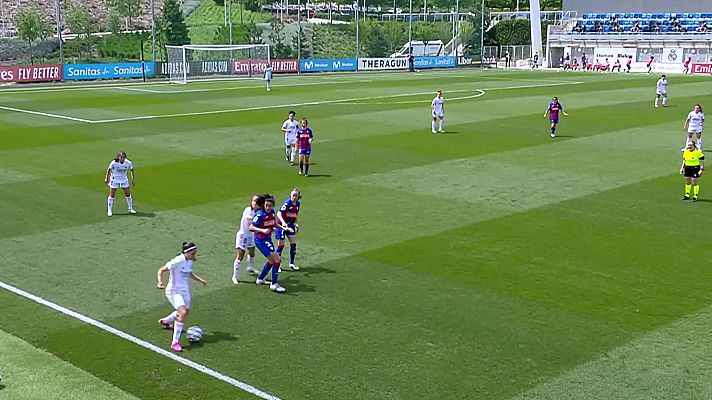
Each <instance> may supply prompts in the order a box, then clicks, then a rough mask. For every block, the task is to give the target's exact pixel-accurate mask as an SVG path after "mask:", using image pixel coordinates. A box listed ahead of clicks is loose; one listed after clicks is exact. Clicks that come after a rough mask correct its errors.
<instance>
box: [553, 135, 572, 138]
mask: <svg viewBox="0 0 712 400" xmlns="http://www.w3.org/2000/svg"><path fill="white" fill-rule="evenodd" d="M556 137H557V138H572V137H573V136H571V135H556Z"/></svg>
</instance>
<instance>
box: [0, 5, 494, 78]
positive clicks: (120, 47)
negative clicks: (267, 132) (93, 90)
mask: <svg viewBox="0 0 712 400" xmlns="http://www.w3.org/2000/svg"><path fill="white" fill-rule="evenodd" d="M86 1H88V2H90V3H91V2H97V1H98V2H99V3H101V0H86ZM140 1H141V13H142V14H141V15H140V16H139V17H136V18H133V20H130V19H128V18H121V19H120V20H119V21H116V20H112V19H111V18H112V16H113V17H116V13H113V12H109V11H107V9H106V7H104V8H103V9H102V12H101V13H99V12H96V13H95V12H94V11H93V10H94V8H92V7H88V6H87V7H85V8H84V9H82V7H81V5H83V4H84V2H81V1H79V0H62V1H51V0H46V1H41V2H37V4H38V5H37V8H33V9H32V10H37V11H38V12H40V13H41V15H40V18H39V19H40V20H41V21H43V24H44V26H43V29H41V31H46V32H49V34H48V35H45V36H46V37H47V36H48V37H49V38H48V39H41V38H36V39H34V40H32V41H31V42H30V45H28V41H27V40H20V39H18V38H4V39H0V65H26V64H34V63H44V64H54V63H59V64H65V63H78V64H87V63H95V62H119V63H120V62H137V61H155V62H164V61H167V60H166V58H167V55H166V51H165V46H166V45H167V44H201V45H202V44H244V43H252V44H260V43H263V44H269V45H270V49H271V53H272V57H273V58H275V59H350V58H364V57H372V58H379V57H389V56H391V55H393V54H394V53H396V52H398V51H399V50H402V49H403V47H404V46H406V45H408V44H409V43H414V42H416V41H422V42H432V41H441V42H442V43H443V45H444V47H443V49H442V52H440V53H438V54H423V55H437V56H456V57H457V56H460V57H465V58H467V59H471V60H472V61H473V62H479V61H480V59H481V56H482V43H483V29H482V27H483V22H484V14H483V8H484V1H483V0H476V1H475V3H476V4H474V5H470V6H468V8H467V9H460V8H459V7H458V4H459V3H458V1H457V0H453V2H452V6H451V7H449V8H448V9H447V10H435V9H433V8H429V9H428V10H434V11H438V12H431V13H418V12H419V11H420V9H419V8H418V9H412V8H410V7H408V8H406V10H407V11H408V14H393V13H391V14H389V13H386V12H380V9H374V8H372V7H369V8H364V7H350V8H349V7H347V8H344V9H343V10H342V8H341V7H339V8H338V12H337V11H336V10H337V9H336V8H333V7H331V8H330V7H328V6H326V7H324V6H321V5H316V6H315V5H313V3H312V6H311V7H306V6H305V3H306V2H305V1H301V2H300V1H299V0H297V1H290V2H289V6H290V8H289V9H283V7H267V6H265V7H262V8H261V9H258V10H255V11H250V10H247V9H244V8H243V3H244V2H239V3H238V2H234V0H233V3H231V2H230V1H226V2H225V3H226V4H225V5H224V6H223V5H218V4H217V3H216V2H215V1H214V0H202V3H201V6H200V7H199V8H198V9H197V11H195V12H193V13H191V14H188V15H187V16H184V18H185V24H186V25H187V29H188V35H187V36H185V35H183V36H180V35H179V33H180V32H178V34H174V35H173V36H172V37H171V36H170V35H171V32H174V33H175V32H176V31H178V30H175V29H174V30H171V32H168V31H166V30H156V29H154V28H155V26H158V25H160V23H163V24H165V23H166V21H167V18H173V17H175V15H173V17H170V15H169V11H170V10H169V9H168V7H164V0H140ZM165 1H166V3H165V4H166V5H167V4H169V2H168V1H167V0H165ZM198 2H199V1H198ZM178 3H179V4H180V3H182V2H181V1H178ZM192 3H196V1H193V2H191V4H192ZM294 3H296V5H295V4H294ZM87 4H88V3H87ZM101 4H103V3H101ZM245 4H247V3H245ZM418 4H420V3H418ZM56 5H59V7H60V9H58V10H57V9H55V7H56ZM151 6H154V7H153V8H152V7H151ZM26 8H28V7H26ZM213 8H214V9H213ZM28 9H29V8H28ZM152 9H153V10H155V15H152V13H151V10H152ZM228 10H229V11H228ZM299 10H301V11H299ZM366 10H367V11H366ZM2 11H3V13H2V15H0V20H1V21H0V22H1V23H0V27H2V28H3V31H4V32H5V33H7V32H13V33H14V32H17V31H16V27H15V26H9V25H12V24H13V21H15V18H16V16H17V14H14V15H7V14H8V13H7V10H5V9H3V10H2ZM186 11H187V10H186ZM389 11H390V10H389ZM410 11H415V13H411V12H410ZM18 12H19V11H18ZM81 12H85V13H89V17H90V20H91V24H89V25H87V26H82V27H81V30H80V29H79V28H80V27H77V26H74V25H73V23H72V21H75V20H77V18H76V17H77V15H76V14H77V13H81ZM58 14H59V18H56V16H57V15H58ZM177 15H179V16H180V15H181V13H180V10H179V9H178V13H177ZM395 16H398V17H397V18H396V17H395ZM405 16H410V17H405ZM130 21H134V22H130ZM117 25H118V26H117ZM171 25H172V26H175V25H176V24H171ZM57 38H60V39H61V40H57ZM406 50H407V49H406ZM406 53H407V51H406ZM417 55H418V54H416V56H417Z"/></svg>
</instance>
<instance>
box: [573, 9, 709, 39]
mask: <svg viewBox="0 0 712 400" xmlns="http://www.w3.org/2000/svg"><path fill="white" fill-rule="evenodd" d="M707 21H709V25H708V22H707ZM570 33H571V34H577V35H580V34H587V35H588V34H616V33H621V34H637V33H665V34H668V33H673V34H689V35H694V34H710V33H712V13H632V12H619V13H587V14H583V16H582V17H581V18H579V19H578V20H577V21H576V24H575V25H574V27H573V29H572V30H571V32H570Z"/></svg>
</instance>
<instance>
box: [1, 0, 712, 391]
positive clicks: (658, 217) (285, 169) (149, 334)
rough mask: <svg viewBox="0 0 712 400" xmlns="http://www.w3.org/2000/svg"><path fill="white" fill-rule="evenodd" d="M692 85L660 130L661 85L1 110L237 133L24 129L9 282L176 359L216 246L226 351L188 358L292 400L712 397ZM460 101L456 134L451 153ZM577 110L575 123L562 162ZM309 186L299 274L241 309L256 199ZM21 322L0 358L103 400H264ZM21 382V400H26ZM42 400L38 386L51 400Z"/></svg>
mask: <svg viewBox="0 0 712 400" xmlns="http://www.w3.org/2000/svg"><path fill="white" fill-rule="evenodd" d="M199 11H200V9H198V11H196V13H197V12H199ZM220 11H221V12H222V10H220ZM194 14H195V13H194ZM191 17H192V15H191ZM220 17H221V18H222V14H220ZM670 80H671V83H670V92H671V99H670V107H667V108H661V109H655V108H653V107H652V104H653V98H652V97H651V93H653V92H652V91H651V88H653V86H654V83H655V77H650V76H647V75H626V76H623V75H605V76H603V75H599V74H571V75H570V74H561V73H549V72H536V73H532V72H514V71H509V72H505V71H478V70H465V69H463V70H457V71H450V72H428V73H420V74H383V75H374V74H368V75H346V76H333V75H324V76H298V77H277V79H276V80H275V81H274V87H273V90H272V92H271V93H269V94H266V93H265V92H264V88H263V86H262V83H261V82H253V81H236V82H207V83H189V84H188V85H185V86H183V85H180V86H179V85H174V86H172V85H167V84H160V83H153V84H147V85H143V86H132V87H131V88H133V89H147V90H150V91H153V92H146V91H136V90H126V89H127V88H116V87H113V88H112V87H101V88H98V89H97V88H88V89H80V90H75V89H71V90H64V89H62V90H39V91H27V90H12V89H11V90H4V91H0V105H2V106H7V107H14V108H19V109H27V110H32V111H39V112H46V113H53V114H60V115H65V116H72V117H77V118H84V119H89V120H93V121H102V120H113V119H127V118H134V117H141V116H147V115H152V116H157V117H160V116H166V115H168V114H171V115H173V114H181V113H196V112H197V113H201V112H204V113H209V112H213V111H219V110H232V111H228V112H223V113H211V114H205V115H190V116H180V115H174V116H171V117H165V118H163V117H160V118H151V119H144V120H123V121H119V122H99V123H94V124H90V123H81V122H73V121H68V120H62V119H56V118H51V117H43V116H38V115H30V114H21V113H17V112H9V111H0V118H2V120H3V125H2V126H1V127H0V139H1V140H0V221H3V222H2V223H1V224H0V246H1V247H2V248H3V249H5V252H4V257H3V262H2V264H1V265H2V266H1V267H0V281H3V282H7V283H9V284H12V285H15V286H17V287H20V288H23V289H24V290H27V291H29V292H31V293H34V294H36V295H39V296H42V297H44V298H47V299H49V300H51V301H54V302H56V303H58V304H61V305H63V306H65V307H68V308H70V309H72V310H75V311H77V312H80V313H83V314H85V315H87V316H89V317H92V318H95V319H98V320H100V321H102V322H105V323H107V324H109V325H111V326H114V327H116V328H118V329H121V330H123V331H125V332H128V333H130V334H132V335H135V336H136V337H139V338H141V339H143V340H146V341H148V342H150V343H153V344H156V345H158V346H161V347H166V345H167V344H168V342H169V336H170V334H169V333H167V332H164V331H162V330H160V329H158V327H157V326H156V323H155V320H156V319H157V318H159V317H161V316H163V315H165V314H167V313H168V312H169V311H170V306H169V305H168V304H167V302H166V300H165V297H164V295H163V294H162V292H161V291H158V290H156V289H154V287H155V272H156V269H158V268H159V267H160V266H161V265H162V264H163V263H164V262H165V261H166V260H167V259H169V258H170V257H172V256H173V255H174V254H175V253H176V252H177V251H178V246H179V244H180V242H182V241H184V240H195V241H196V242H197V243H198V245H199V247H200V253H201V258H200V261H199V262H198V263H197V264H196V272H198V273H199V274H201V275H203V276H204V277H205V278H206V279H208V281H209V283H210V285H209V286H207V287H196V288H195V290H194V293H193V300H194V310H193V312H192V313H191V317H190V318H191V320H190V322H189V325H193V324H195V325H200V326H201V327H203V328H204V329H205V331H206V338H205V340H204V342H203V343H201V344H199V345H192V346H186V351H185V353H184V356H185V357H187V358H189V359H191V360H194V361H196V362H199V363H202V364H205V365H206V366H208V367H210V368H212V369H215V370H217V371H219V372H221V373H223V374H226V375H229V376H232V377H234V378H236V379H239V380H241V381H243V382H247V383H249V384H251V385H254V386H256V387H259V388H261V389H263V390H266V391H268V392H269V393H272V394H274V395H276V396H279V397H280V398H283V399H369V400H371V399H456V398H473V399H582V398H594V399H612V398H626V399H661V400H662V399H665V400H667V399H672V398H681V399H682V398H684V399H697V398H699V399H702V398H709V397H710V395H711V394H712V384H710V381H709V379H706V377H707V376H708V375H709V371H710V370H711V369H712V362H711V361H710V354H709V349H710V346H709V344H710V335H709V333H708V332H710V331H711V329H710V328H712V325H711V324H710V322H709V321H710V319H709V314H710V300H711V298H710V295H709V293H711V292H712V283H711V282H712V272H711V271H712V270H710V268H709V263H708V262H707V261H706V260H708V259H710V258H711V257H712V250H710V249H709V248H708V247H709V246H706V245H705V243H708V242H709V241H710V240H712V233H710V231H709V230H708V229H706V228H705V227H706V226H708V225H709V224H710V223H712V217H711V216H710V213H709V207H710V204H711V203H710V200H709V199H710V198H712V197H710V196H709V192H708V190H709V188H707V183H706V181H705V178H703V179H702V190H701V197H702V201H700V202H699V203H697V204H691V203H688V202H681V201H679V200H678V198H679V196H680V195H681V191H682V189H683V185H682V178H681V177H680V176H679V175H678V174H677V170H678V167H679V163H680V161H679V160H680V152H679V149H680V147H681V146H682V144H683V140H684V139H683V132H682V129H681V127H682V124H683V122H684V117H685V115H686V114H687V112H688V111H689V109H690V108H691V106H692V104H694V103H701V104H703V105H705V104H712V95H710V93H712V83H710V81H709V80H708V79H705V78H702V77H694V76H690V77H682V76H673V77H671V79H670ZM437 89H443V90H444V92H445V96H446V118H447V119H446V129H447V130H448V134H445V135H432V134H431V133H430V126H429V102H430V100H431V99H432V96H433V94H431V93H434V91H435V90H437ZM478 89H483V90H485V95H484V96H481V97H476V98H475V97H473V95H475V94H477V93H478V92H477V90H478ZM423 93H425V94H423ZM404 94H409V95H407V96H403V95H404ZM395 95H398V96H397V97H394V96H395ZM554 95H556V96H558V97H559V98H560V99H561V101H562V103H563V104H564V106H565V107H566V109H567V111H568V112H569V114H570V115H569V116H568V117H563V118H562V123H561V125H560V127H559V131H558V134H559V136H558V137H557V138H556V139H555V140H552V139H551V138H550V137H549V131H548V121H547V120H546V119H545V118H544V117H543V115H542V114H543V112H544V108H545V107H546V105H547V104H548V102H549V99H550V98H551V96H554ZM458 98H459V99H458ZM343 99H357V100H352V101H339V100H343ZM304 103H312V104H308V105H304ZM313 103H318V104H313ZM256 107H261V109H258V110H254V108H256ZM247 108H250V109H252V110H251V111H250V110H245V109H247ZM290 109H295V110H296V111H297V113H298V117H308V118H309V121H310V125H311V126H312V127H313V129H314V132H315V137H316V139H315V142H314V154H313V161H314V165H313V166H312V171H311V172H312V176H311V177H309V178H304V177H300V176H298V175H297V173H296V169H295V168H292V167H290V166H289V165H288V164H286V163H285V162H284V159H283V155H282V154H283V149H282V136H281V132H280V130H279V127H280V124H281V122H282V121H283V119H284V118H285V117H286V114H287V112H288V111H289V110H290ZM119 149H122V150H125V151H126V152H127V153H128V155H129V158H130V159H132V161H133V162H134V164H135V166H136V173H137V186H136V187H135V188H134V189H133V190H134V198H135V204H136V207H137V208H138V210H139V214H138V215H136V216H128V215H125V214H124V210H125V207H126V206H125V202H124V200H123V196H122V195H119V196H118V197H117V201H116V204H115V206H114V211H115V213H116V214H115V216H114V217H112V218H107V217H106V216H105V215H106V214H105V204H106V187H105V186H104V185H103V182H102V179H103V175H104V171H105V168H106V165H107V164H108V162H109V161H110V159H111V158H112V157H113V155H114V154H115V153H116V151H117V150H119ZM293 187H299V188H301V189H302V192H303V196H304V198H303V200H302V202H303V203H302V204H303V208H302V211H301V212H300V227H301V228H302V229H301V231H300V233H299V253H298V256H297V264H299V265H301V266H302V267H303V269H302V271H300V272H291V271H285V272H283V273H282V274H281V276H280V281H281V283H282V284H283V285H284V286H285V287H286V288H287V293H286V294H285V295H283V296H278V295H275V294H273V293H271V292H269V290H267V289H265V288H263V287H256V286H254V285H250V284H249V283H248V284H243V285H240V286H239V287H234V286H233V285H232V284H231V283H230V279H229V278H230V270H231V264H232V258H233V257H234V250H233V243H234V230H235V226H236V225H237V223H238V218H239V215H240V213H241V210H242V208H243V207H244V205H245V204H246V203H247V200H248V199H249V196H250V194H252V193H254V192H271V193H274V194H275V195H276V197H277V198H278V200H280V201H281V200H282V199H283V198H286V197H287V195H288V193H289V191H290V189H291V188H293ZM285 254H286V253H285ZM262 262H263V259H262V258H261V257H260V258H258V264H261V263H262ZM243 279H244V280H245V281H246V282H248V281H249V280H250V279H253V278H252V277H250V276H247V275H246V274H245V275H244V276H243ZM0 304H2V305H3V310H4V314H3V318H1V319H0V329H1V330H2V331H5V332H7V333H9V334H11V335H13V336H14V337H17V338H19V339H21V341H20V340H19V339H14V338H13V340H12V341H10V342H8V344H7V345H3V348H5V347H9V348H11V349H13V351H16V352H27V351H29V352H35V353H37V354H41V355H43V356H44V357H51V358H52V359H53V360H55V362H57V363H60V364H61V365H64V366H65V367H66V368H70V369H72V370H73V371H78V373H80V374H82V376H84V378H83V379H88V380H91V381H92V382H94V383H95V384H96V383H97V382H98V383H100V384H101V385H102V387H103V388H104V389H102V390H109V389H106V388H112V387H113V389H111V390H118V391H122V392H121V393H123V395H124V396H128V395H130V396H135V397H136V398H140V399H164V398H165V399H173V398H176V395H177V394H180V396H182V397H184V398H191V399H214V398H239V399H243V398H244V399H251V398H254V397H252V396H251V395H248V394H246V393H245V392H243V391H241V390H239V389H237V388H235V387H232V386H231V385H228V384H226V383H223V382H221V381H219V380H216V379H213V378H210V377H208V376H207V375H204V374H201V373H199V372H197V371H194V370H191V369H187V368H185V367H183V366H182V365H180V364H177V363H176V362H174V361H171V360H169V359H167V358H164V357H162V356H160V355H157V354H154V353H152V352H149V351H148V350H145V349H143V348H141V347H138V346H136V345H134V344H132V343H130V342H127V341H125V340H123V339H120V338H118V337H115V336H112V335H110V334H108V333H106V332H103V331H100V330H98V329H97V328H94V327H91V326H87V325H84V324H82V323H80V322H78V321H76V320H74V319H72V318H70V317H67V316H64V315H61V314H58V313H57V312H54V311H52V310H49V309H47V308H45V307H43V306H40V305H38V304H35V303H33V302H31V301H29V300H26V299H24V298H21V297H18V296H16V295H13V294H10V293H8V292H5V291H0ZM7 337H8V336H7V335H5V336H3V334H2V333H1V332H0V344H4V342H1V341H3V340H6V338H7ZM27 343H29V344H30V345H32V346H34V347H36V348H38V349H42V352H39V351H38V350H35V349H32V348H29V349H28V345H27ZM3 356H4V353H3V352H0V361H2V360H3ZM44 364H46V363H45V362H42V363H40V362H38V363H36V364H33V365H30V366H28V367H27V368H28V370H29V371H30V373H31V374H32V376H39V375H41V374H43V371H44V370H43V368H44ZM70 364H71V366H70ZM10 365H12V363H10ZM0 371H3V372H5V375H6V376H7V377H8V378H7V381H6V385H7V386H6V387H5V388H4V389H1V390H0V398H4V396H5V395H6V394H9V395H10V398H12V396H13V395H15V396H17V395H16V394H14V393H25V392H16V390H20V388H18V386H19V385H20V383H18V382H22V381H17V380H16V379H17V378H16V377H15V375H16V374H15V373H14V372H13V373H12V374H11V373H9V372H8V368H7V367H4V366H3V365H2V364H0ZM57 376H64V375H63V374H57ZM28 379H29V378H28ZM101 381H104V382H105V383H101ZM72 382H73V381H72ZM16 385H17V386H16ZM58 385H59V384H58ZM112 385H113V386H112ZM60 386H61V385H60ZM72 386H73V385H65V386H63V387H66V389H67V390H70V389H72ZM74 386H81V384H76V385H74ZM44 387H45V386H43V384H42V383H41V382H31V381H28V382H27V383H22V390H26V391H27V392H26V393H29V394H27V396H28V397H27V398H32V397H31V396H40V395H39V394H41V393H44V392H43V390H44V389H43V388H44ZM62 390H64V389H62ZM97 390H99V389H97ZM58 393H65V392H60V391H59V390H58ZM107 393H108V392H107ZM117 393H118V392H117ZM61 397H63V398H78V397H72V395H70V394H65V395H62V396H61ZM16 398H25V397H16ZM37 398H39V397H37ZM117 398H118V395H117Z"/></svg>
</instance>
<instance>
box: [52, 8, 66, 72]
mask: <svg viewBox="0 0 712 400" xmlns="http://www.w3.org/2000/svg"><path fill="white" fill-rule="evenodd" d="M54 8H55V14H56V15H57V16H56V20H57V38H58V39H59V63H60V64H64V43H62V8H61V6H60V4H59V0H54Z"/></svg>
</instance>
